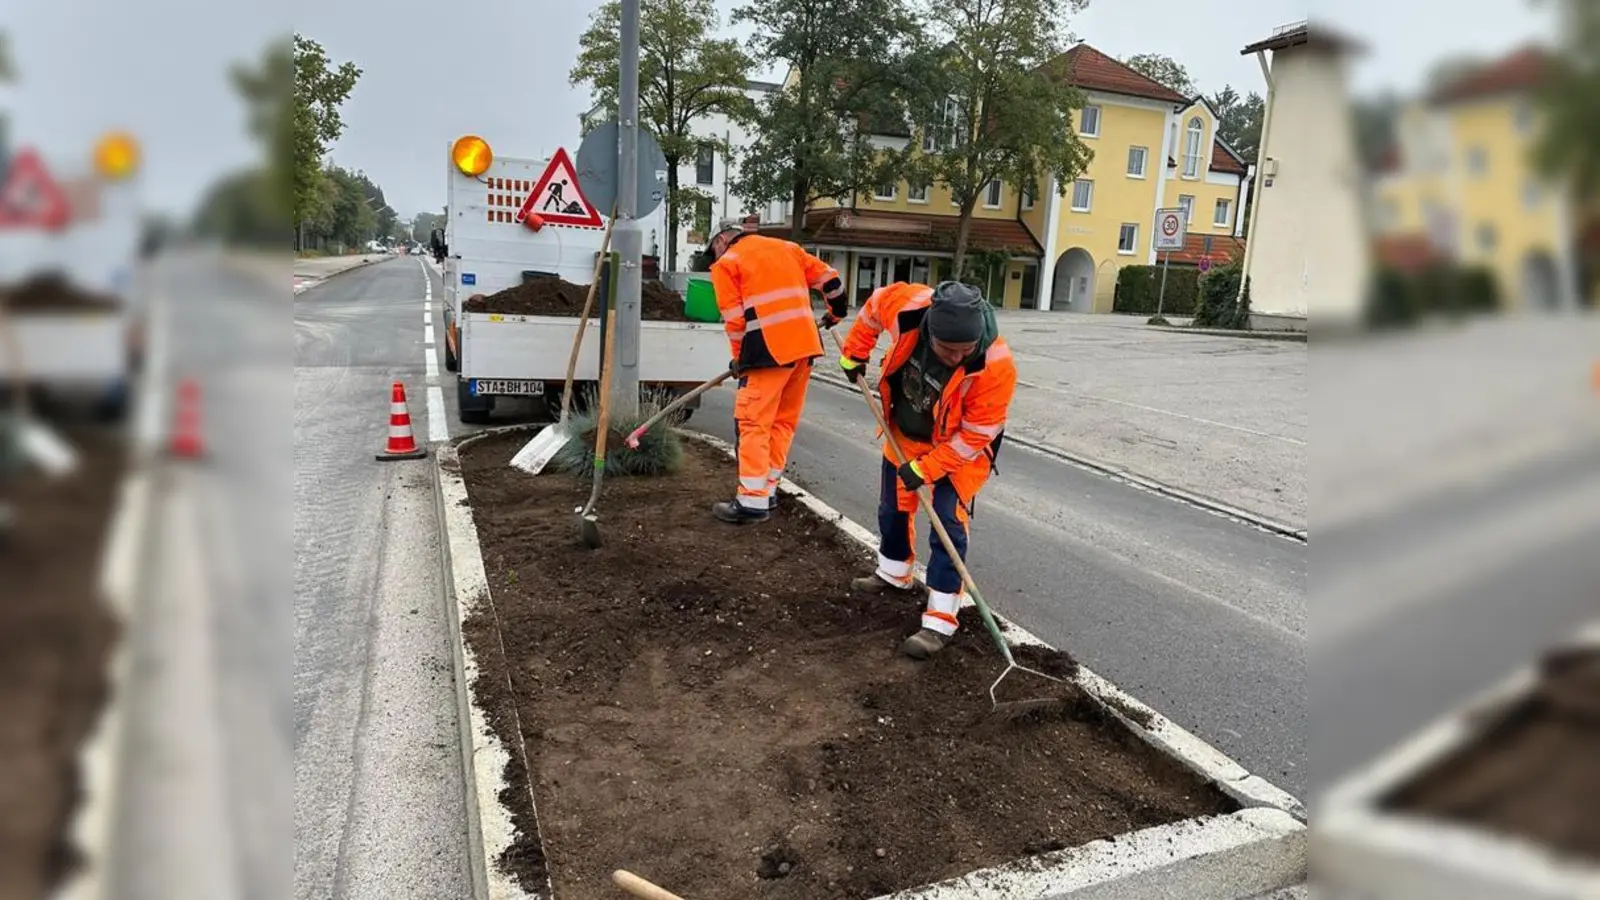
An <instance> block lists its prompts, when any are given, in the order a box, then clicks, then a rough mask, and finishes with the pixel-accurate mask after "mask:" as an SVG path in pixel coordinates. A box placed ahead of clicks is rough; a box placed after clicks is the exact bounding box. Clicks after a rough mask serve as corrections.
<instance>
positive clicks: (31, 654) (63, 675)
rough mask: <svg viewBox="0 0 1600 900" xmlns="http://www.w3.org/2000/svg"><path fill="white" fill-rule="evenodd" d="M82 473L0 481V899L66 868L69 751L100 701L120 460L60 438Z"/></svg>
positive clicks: (71, 773) (42, 891)
mask: <svg viewBox="0 0 1600 900" xmlns="http://www.w3.org/2000/svg"><path fill="white" fill-rule="evenodd" d="M64 436H65V437H66V438H67V439H68V440H69V441H71V442H72V443H73V445H74V446H75V447H76V448H77V450H78V451H79V453H80V454H81V457H80V465H81V468H80V469H79V470H78V472H77V473H76V474H75V475H71V476H68V477H67V478H66V479H64V480H61V481H54V480H51V479H47V478H42V477H40V476H38V475H36V474H33V473H29V472H23V473H20V474H13V475H11V476H9V477H5V476H0V498H3V499H4V500H6V501H8V502H10V503H11V504H13V506H14V513H15V516H16V525H15V528H14V529H13V531H12V532H11V534H10V536H9V538H3V539H0V759H3V760H5V764H4V765H0V897H27V898H33V897H43V896H45V895H46V893H47V892H48V891H49V890H50V889H51V888H52V886H53V885H55V884H56V883H57V882H58V881H59V880H60V879H61V878H62V877H63V876H64V875H65V874H66V873H67V872H68V871H69V869H70V867H71V866H72V865H73V863H74V855H73V853H72V851H71V848H70V844H69V837H68V835H67V834H66V828H67V824H68V822H69V819H70V816H71V815H72V813H73V812H74V809H75V807H76V806H77V804H78V802H79V790H80V788H79V780H78V779H79V776H78V771H77V755H76V754H77V752H78V750H79V745H80V744H81V743H82V742H83V740H84V739H85V738H86V737H87V735H88V733H89V730H90V729H91V728H92V727H93V725H94V722H95V717H96V715H97V714H98V712H99V710H100V706H101V704H102V702H103V701H104V700H105V698H106V691H107V680H106V679H107V673H106V671H105V667H106V659H107V656H108V654H109V652H110V649H111V645H112V643H113V641H114V640H115V638H116V624H115V622H114V620H113V618H112V616H111V614H110V612H109V611H108V610H107V609H106V608H105V607H104V606H103V605H102V602H101V597H100V594H99V589H98V580H99V577H100V554H101V551H102V545H103V543H104V538H105V531H106V528H107V527H108V525H109V521H110V517H111V511H112V506H113V503H114V501H115V499H116V491H117V484H118V482H119V480H120V479H121V477H122V471H123V460H124V457H123V453H122V451H121V450H120V449H119V445H118V444H117V443H116V442H115V441H114V440H113V439H111V438H107V437H95V436H91V435H88V434H80V433H64Z"/></svg>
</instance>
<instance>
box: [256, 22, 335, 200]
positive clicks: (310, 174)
mask: <svg viewBox="0 0 1600 900" xmlns="http://www.w3.org/2000/svg"><path fill="white" fill-rule="evenodd" d="M270 58H271V57H270V54H269V59H270ZM293 63H294V82H293V91H292V94H291V96H292V97H293V101H294V102H293V105H292V106H291V108H290V122H289V129H288V130H289V134H290V140H289V144H290V152H289V154H288V158H289V160H290V161H291V168H290V174H289V181H290V183H291V185H292V196H293V206H292V213H293V219H294V223H295V224H296V225H298V224H299V223H300V222H302V221H305V220H306V219H307V218H309V217H310V215H311V214H312V213H313V212H314V211H315V210H316V208H317V198H318V195H319V193H321V192H322V189H323V185H322V179H321V177H320V175H321V171H320V170H321V168H322V157H323V155H324V154H325V153H327V151H328V146H329V145H330V144H332V143H333V142H334V141H336V140H338V139H339V135H341V134H343V133H344V119H342V118H341V117H340V115H339V108H340V107H341V106H343V105H344V102H345V100H346V99H348V98H349V96H350V92H351V91H353V90H355V86H356V81H357V80H359V79H360V78H361V70H360V69H359V68H357V67H356V65H355V64H354V63H350V62H345V63H340V64H339V65H337V66H335V65H333V62H332V60H330V59H329V58H328V54H327V52H326V51H324V50H323V49H322V45H321V44H318V43H317V42H316V41H313V40H310V39H309V38H305V37H302V36H301V35H300V34H298V33H296V34H295V36H294V45H293ZM269 66H270V64H269ZM269 71H270V68H269ZM274 78H275V76H274ZM236 83H237V81H236ZM266 84H268V85H275V84H281V81H276V80H273V78H268V79H267V80H266ZM252 121H254V118H253V119H252Z"/></svg>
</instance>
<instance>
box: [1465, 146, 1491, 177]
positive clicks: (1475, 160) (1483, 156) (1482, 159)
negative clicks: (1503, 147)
mask: <svg viewBox="0 0 1600 900" xmlns="http://www.w3.org/2000/svg"><path fill="white" fill-rule="evenodd" d="M1467 171H1468V172H1471V173H1472V174H1474V175H1482V174H1483V173H1485V172H1487V171H1489V151H1487V150H1485V149H1483V148H1482V147H1472V148H1469V149H1468V150H1467Z"/></svg>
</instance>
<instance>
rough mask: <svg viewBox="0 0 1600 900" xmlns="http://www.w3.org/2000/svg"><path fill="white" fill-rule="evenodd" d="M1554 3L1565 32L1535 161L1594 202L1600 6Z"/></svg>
mask: <svg viewBox="0 0 1600 900" xmlns="http://www.w3.org/2000/svg"><path fill="white" fill-rule="evenodd" d="M1555 5H1556V7H1557V12H1558V13H1559V17H1560V19H1559V20H1560V22H1561V29H1560V33H1561V36H1562V37H1561V44H1560V47H1559V53H1557V54H1553V58H1552V59H1551V60H1550V63H1549V74H1548V76H1547V77H1546V79H1545V84H1544V85H1543V87H1542V88H1541V90H1540V92H1539V94H1540V106H1541V107H1542V112H1543V116H1542V119H1543V124H1542V126H1541V130H1540V134H1539V137H1538V139H1537V143H1536V144H1535V146H1534V150H1533V161H1534V164H1535V165H1536V166H1537V167H1538V168H1539V170H1540V171H1542V172H1543V173H1545V174H1546V175H1547V176H1549V177H1552V178H1555V179H1557V180H1559V181H1561V182H1564V183H1565V184H1566V185H1567V187H1568V189H1569V190H1570V191H1572V192H1573V193H1574V195H1575V197H1576V198H1577V199H1578V200H1580V201H1584V202H1591V201H1592V200H1593V199H1594V198H1595V197H1596V196H1597V195H1600V140H1596V137H1595V136H1596V135H1600V65H1597V64H1596V62H1595V61H1596V60H1597V59H1600V6H1597V5H1596V4H1595V3H1592V2H1587V0H1555Z"/></svg>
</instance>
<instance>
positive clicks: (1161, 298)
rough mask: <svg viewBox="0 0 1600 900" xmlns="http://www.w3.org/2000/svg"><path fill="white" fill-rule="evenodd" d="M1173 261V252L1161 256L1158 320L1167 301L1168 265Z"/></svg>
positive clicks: (1157, 296)
mask: <svg viewBox="0 0 1600 900" xmlns="http://www.w3.org/2000/svg"><path fill="white" fill-rule="evenodd" d="M1171 261H1172V251H1171V250H1168V251H1167V252H1166V253H1163V254H1162V255H1161V292H1160V293H1158V294H1156V318H1158V319H1159V318H1161V305H1162V303H1164V302H1165V301H1166V299H1167V263H1169V262H1171Z"/></svg>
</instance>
